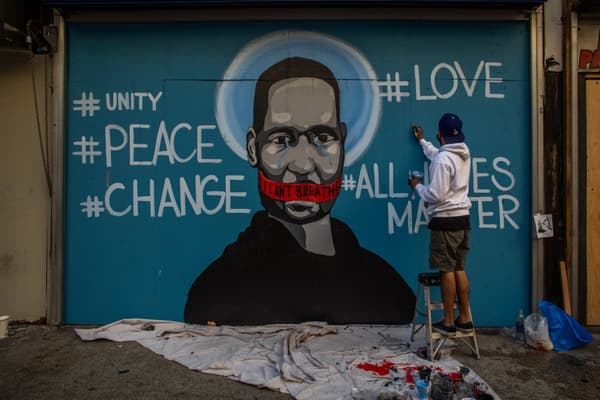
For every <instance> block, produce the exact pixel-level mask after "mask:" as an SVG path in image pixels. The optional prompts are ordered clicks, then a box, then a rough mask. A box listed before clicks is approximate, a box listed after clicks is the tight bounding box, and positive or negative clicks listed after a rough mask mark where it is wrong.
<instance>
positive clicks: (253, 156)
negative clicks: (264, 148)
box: [246, 128, 258, 167]
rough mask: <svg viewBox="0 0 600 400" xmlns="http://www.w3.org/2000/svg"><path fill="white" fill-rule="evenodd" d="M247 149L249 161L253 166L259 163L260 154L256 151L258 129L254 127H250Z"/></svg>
mask: <svg viewBox="0 0 600 400" xmlns="http://www.w3.org/2000/svg"><path fill="white" fill-rule="evenodd" d="M246 151H247V152H248V162H249V163H250V165H251V166H253V167H256V166H257V165H258V155H257V151H256V131H255V130H254V129H253V128H250V129H248V133H247V135H246Z"/></svg>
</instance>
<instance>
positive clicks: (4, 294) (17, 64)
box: [0, 52, 50, 321]
mask: <svg viewBox="0 0 600 400" xmlns="http://www.w3.org/2000/svg"><path fill="white" fill-rule="evenodd" d="M45 61H46V60H45V59H44V56H35V57H34V58H32V56H31V55H30V54H29V53H25V52H23V53H15V52H4V53H0V87H1V88H2V90H1V91H0V120H1V121H2V125H1V126H2V128H1V129H0V221H2V224H1V226H2V229H0V314H2V315H6V314H7V315H10V316H11V320H28V321H35V320H39V319H40V318H44V317H45V313H46V259H47V257H46V255H47V248H48V240H49V239H48V238H49V235H48V232H49V222H48V221H49V220H50V207H49V204H50V203H49V196H48V186H47V183H46V177H45V173H44V167H43V161H42V156H41V151H40V141H39V139H38V138H39V137H40V136H41V137H42V138H43V141H45V140H46V139H45V131H46V129H45V128H46V122H45V121H46V119H45V115H46V112H45V111H46V100H45V98H46V97H45V96H46V91H45V90H44V87H45V86H46V83H47V80H46V79H45V76H46V73H47V72H48V69H49V68H50V63H48V64H46V62H45ZM32 67H33V71H34V72H35V82H36V85H37V86H36V90H37V101H38V109H39V113H40V115H39V121H40V129H41V135H38V128H37V124H36V112H35V104H34V94H33V92H34V91H33V86H32V81H33V79H32V78H33V77H32ZM44 148H45V143H44Z"/></svg>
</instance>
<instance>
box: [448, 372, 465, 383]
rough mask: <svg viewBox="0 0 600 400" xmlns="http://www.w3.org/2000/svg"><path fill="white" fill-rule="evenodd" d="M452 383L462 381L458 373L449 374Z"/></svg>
mask: <svg viewBox="0 0 600 400" xmlns="http://www.w3.org/2000/svg"><path fill="white" fill-rule="evenodd" d="M448 376H449V377H450V379H451V380H452V382H460V381H461V380H462V377H461V375H460V374H459V373H458V372H450V373H449V374H448Z"/></svg>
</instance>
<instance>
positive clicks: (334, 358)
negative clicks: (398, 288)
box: [76, 319, 498, 400]
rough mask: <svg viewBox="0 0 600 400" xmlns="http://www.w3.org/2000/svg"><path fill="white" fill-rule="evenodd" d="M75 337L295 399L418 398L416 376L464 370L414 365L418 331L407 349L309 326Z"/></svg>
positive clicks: (181, 327) (366, 335)
mask: <svg viewBox="0 0 600 400" xmlns="http://www.w3.org/2000/svg"><path fill="white" fill-rule="evenodd" d="M76 332H77V334H78V335H79V336H80V337H81V338H82V339H83V340H97V339H108V340H113V341H118V342H122V341H136V342H138V343H140V344H141V345H142V346H144V347H147V348H148V349H150V350H152V351H154V352H155V353H157V354H160V355H162V356H164V357H165V358H167V359H169V360H173V361H176V362H178V363H180V364H182V365H184V366H186V367H188V368H190V369H193V370H198V371H202V372H205V373H209V374H215V375H222V376H227V377H230V378H231V379H234V380H237V381H240V382H244V383H247V384H251V385H256V386H260V387H266V388H269V389H272V390H276V391H281V392H283V393H289V394H290V395H292V396H293V397H294V398H296V399H321V400H329V399H331V400H333V399H375V398H381V396H382V395H383V394H388V395H390V396H394V395H395V396H396V397H393V398H404V397H401V396H402V393H405V394H410V395H411V396H413V397H412V398H417V392H416V388H415V385H414V381H415V378H416V379H418V377H417V376H416V375H418V369H419V368H422V367H428V368H431V369H432V370H434V371H438V372H442V373H444V374H450V375H452V374H457V373H458V372H459V371H460V367H461V366H462V365H461V364H460V363H459V362H458V361H456V360H455V359H453V358H451V357H449V356H444V357H442V359H441V360H440V361H439V362H435V363H431V362H429V361H427V360H425V359H423V358H420V357H418V356H417V355H416V354H415V351H417V350H418V349H419V348H421V347H422V346H423V345H424V343H425V341H424V337H423V334H422V331H421V335H420V336H417V337H416V338H415V341H414V342H411V340H410V334H411V328H410V327H407V326H386V325H344V326H342V325H335V326H333V325H328V324H326V323H322V322H306V323H302V324H284V325H264V326H243V327H241V326H205V325H187V324H183V323H180V322H170V321H151V320H144V319H127V320H120V321H117V322H115V323H112V324H108V325H105V326H102V327H99V328H95V329H77V330H76ZM464 379H465V381H466V382H467V383H469V384H472V383H475V382H479V383H480V384H479V385H478V386H479V387H480V388H481V389H482V390H484V391H486V392H487V393H489V394H490V395H492V396H493V397H494V398H495V399H498V396H497V395H496V394H495V393H494V391H493V390H492V389H491V388H489V386H488V385H487V384H486V383H485V382H484V381H483V380H482V379H481V378H480V377H479V376H478V375H477V373H476V372H475V371H469V372H468V373H467V374H466V375H465V378H464ZM386 398H387V397H386ZM390 398H392V397H390ZM408 398H410V397H408Z"/></svg>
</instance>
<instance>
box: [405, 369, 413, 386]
mask: <svg viewBox="0 0 600 400" xmlns="http://www.w3.org/2000/svg"><path fill="white" fill-rule="evenodd" d="M404 370H405V371H406V383H415V379H414V378H413V376H412V370H413V369H412V367H406V368H404Z"/></svg>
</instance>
